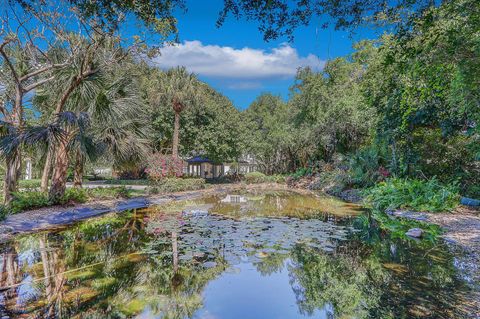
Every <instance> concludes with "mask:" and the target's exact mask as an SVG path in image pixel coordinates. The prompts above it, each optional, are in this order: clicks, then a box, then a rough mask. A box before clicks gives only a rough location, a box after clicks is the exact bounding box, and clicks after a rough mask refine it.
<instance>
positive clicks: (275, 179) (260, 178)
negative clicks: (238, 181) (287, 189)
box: [243, 172, 285, 184]
mask: <svg viewBox="0 0 480 319" xmlns="http://www.w3.org/2000/svg"><path fill="white" fill-rule="evenodd" d="M243 180H244V181H245V183H247V184H258V183H283V182H284V181H285V177H284V176H282V175H279V174H276V175H265V174H263V173H260V172H251V173H247V174H245V176H244V177H243Z"/></svg>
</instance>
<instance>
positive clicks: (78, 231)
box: [0, 215, 224, 318]
mask: <svg viewBox="0 0 480 319" xmlns="http://www.w3.org/2000/svg"><path fill="white" fill-rule="evenodd" d="M144 228H145V222H144V219H143V216H141V215H139V216H136V215H133V216H131V215H126V216H124V217H121V216H118V215H113V216H111V217H106V218H102V219H97V220H91V221H87V222H84V223H82V224H79V225H78V226H76V227H73V228H72V229H69V230H67V231H63V232H59V233H50V234H48V235H47V234H38V235H31V236H27V237H24V238H23V239H22V238H20V239H19V241H20V242H21V241H24V242H27V241H28V245H25V247H23V252H26V253H27V254H31V255H32V256H33V257H32V258H33V259H34V260H33V261H30V262H24V264H23V265H21V266H19V265H18V255H17V253H16V251H17V249H16V248H15V245H16V243H12V244H10V245H7V246H5V248H4V249H3V252H4V253H3V254H2V261H3V263H2V267H3V268H2V274H1V279H2V287H5V286H15V285H16V286H15V287H13V288H11V289H8V290H6V291H3V292H1V293H0V294H1V295H2V297H3V300H4V305H5V308H7V309H6V311H5V313H8V314H10V315H11V316H15V315H18V314H20V312H25V311H26V312H27V313H28V317H35V318H71V317H74V316H81V317H82V318H119V317H125V316H133V315H136V314H138V313H139V312H141V311H142V310H144V309H149V311H151V312H152V314H154V315H155V314H157V315H158V314H162V316H163V318H184V317H186V316H191V315H192V314H193V312H194V311H196V310H197V309H198V308H199V307H201V305H202V297H201V291H202V290H203V288H204V286H205V285H206V284H207V283H208V282H209V281H210V280H212V279H213V278H214V277H215V276H217V275H218V274H219V273H220V272H221V271H223V269H224V268H223V266H222V267H220V266H219V267H213V268H210V269H205V268H203V267H201V266H200V265H192V264H182V263H180V262H179V260H178V251H177V252H176V251H175V249H174V247H175V242H176V241H177V240H178V238H177V236H176V233H175V232H171V233H169V234H168V236H163V235H161V236H152V235H151V234H148V233H146V232H145V231H144ZM165 235H167V234H165ZM159 237H162V238H164V239H165V241H162V240H160V238H159ZM158 242H160V244H158ZM166 242H168V244H163V243H166ZM153 248H155V249H156V251H155V252H153V251H151V252H150V253H147V254H145V253H144V249H147V250H148V249H153ZM20 249H21V250H22V248H20ZM219 264H220V263H219ZM20 268H21V271H20ZM21 272H22V275H23V277H24V278H25V277H28V276H31V278H32V280H31V282H25V283H23V284H22V285H20V281H21V277H22V275H21ZM22 290H23V291H25V290H28V291H29V294H30V295H29V298H25V299H24V300H23V301H22V302H21V303H20V302H18V300H19V299H21V298H19V296H18V294H19V292H20V291H22ZM17 305H18V306H21V308H18V307H17ZM0 312H1V309H0Z"/></svg>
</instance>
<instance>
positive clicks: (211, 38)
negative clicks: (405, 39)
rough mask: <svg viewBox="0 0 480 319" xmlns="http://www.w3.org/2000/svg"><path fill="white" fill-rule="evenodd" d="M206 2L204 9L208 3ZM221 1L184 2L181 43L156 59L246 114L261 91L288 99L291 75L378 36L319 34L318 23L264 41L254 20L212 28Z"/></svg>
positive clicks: (328, 31) (323, 31)
mask: <svg viewBox="0 0 480 319" xmlns="http://www.w3.org/2000/svg"><path fill="white" fill-rule="evenodd" d="M206 3H208V4H206ZM222 3H223V1H222V0H209V1H198V0H187V7H188V12H187V13H185V14H180V15H178V19H179V21H178V22H179V23H178V27H179V32H180V43H179V45H177V46H174V47H167V48H165V49H163V50H162V55H161V56H160V57H158V58H156V59H155V62H156V64H157V65H158V66H159V67H161V68H168V67H172V66H176V65H184V66H186V67H187V69H189V71H191V72H194V73H196V74H197V75H198V76H199V78H200V79H201V80H203V81H205V82H207V83H209V84H210V85H212V86H213V87H214V88H215V89H217V90H219V91H220V92H222V93H223V94H225V95H226V96H228V97H229V98H230V99H231V100H232V101H233V103H234V104H235V106H236V107H238V108H240V109H244V108H246V107H248V105H249V104H250V103H251V102H252V101H253V100H254V99H255V97H256V96H258V95H259V94H260V93H262V92H272V93H274V94H279V95H281V96H282V97H284V98H287V97H288V88H289V87H290V86H291V85H292V83H293V79H294V75H295V70H296V69H297V68H298V67H300V66H310V67H312V68H314V69H317V70H320V69H321V68H322V66H323V65H324V63H325V61H326V60H328V59H329V58H335V57H338V56H343V55H346V54H348V53H350V52H351V51H352V49H351V47H352V44H353V43H354V42H356V41H358V40H360V39H362V38H373V37H375V34H376V33H377V32H374V31H373V30H365V29H364V30H358V31H356V34H354V35H353V36H351V35H349V33H348V32H345V31H334V30H333V28H331V29H322V28H321V27H320V26H319V24H318V23H315V21H313V23H312V24H311V25H310V26H308V27H302V28H299V29H298V30H296V32H295V34H294V35H295V40H294V42H292V43H287V39H286V38H283V39H278V40H275V41H271V42H264V40H263V37H262V34H261V33H260V32H259V31H258V29H257V24H256V23H255V22H254V21H246V20H240V21H237V20H236V19H234V18H233V17H230V19H227V21H226V22H225V24H224V25H223V26H222V27H221V28H217V27H216V26H215V22H216V19H217V17H218V13H219V11H220V10H221V8H222Z"/></svg>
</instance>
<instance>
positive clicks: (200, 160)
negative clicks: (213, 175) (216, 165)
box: [187, 156, 212, 163]
mask: <svg viewBox="0 0 480 319" xmlns="http://www.w3.org/2000/svg"><path fill="white" fill-rule="evenodd" d="M187 162H188V163H212V161H211V160H209V159H208V158H207V157H203V156H194V157H192V158H190V159H188V160H187Z"/></svg>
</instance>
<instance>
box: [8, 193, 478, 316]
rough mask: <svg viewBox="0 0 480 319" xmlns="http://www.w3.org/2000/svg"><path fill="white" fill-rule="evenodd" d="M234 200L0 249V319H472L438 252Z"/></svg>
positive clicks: (334, 218) (266, 198)
mask: <svg viewBox="0 0 480 319" xmlns="http://www.w3.org/2000/svg"><path fill="white" fill-rule="evenodd" d="M232 195H233V196H230V197H229V198H227V197H226V196H213V197H207V198H204V199H199V200H195V201H189V202H176V203H174V204H170V205H167V206H166V207H165V206H163V207H161V206H160V207H156V208H151V209H145V210H139V211H135V212H126V213H120V214H111V215H109V216H105V217H102V218H97V219H93V220H90V221H86V222H83V223H80V224H77V225H75V226H72V227H69V228H67V229H62V230H58V231H52V232H44V233H39V234H33V235H28V236H21V237H18V238H16V239H15V240H14V241H12V242H10V243H8V244H5V245H3V246H2V247H1V261H2V263H1V264H2V265H3V268H2V276H1V280H2V281H1V286H2V287H3V289H2V290H1V292H0V295H1V298H0V314H1V315H2V316H8V317H10V318H16V317H19V318H25V317H27V318H28V317H36V318H47V317H53V318H55V317H58V318H124V317H138V318H211V317H213V318H234V319H236V318H239V319H240V318H242V319H243V318H462V317H466V316H467V314H468V312H469V310H468V309H463V308H462V305H463V304H464V297H465V294H467V293H468V291H467V290H466V286H465V285H464V284H463V282H462V281H461V280H460V279H459V278H458V276H457V273H456V270H455V268H454V265H453V262H454V260H453V257H452V256H451V255H450V254H449V253H448V251H447V250H446V249H445V247H444V246H443V245H442V244H441V243H437V244H435V243H432V242H428V241H427V242H414V241H409V240H404V239H403V238H397V237H390V236H389V235H388V234H386V233H384V232H383V231H381V230H378V229H375V228H371V227H364V228H360V229H354V228H353V226H352V225H353V220H354V219H355V218H356V217H355V216H357V215H358V214H359V213H360V211H361V210H360V209H359V208H358V207H356V206H352V205H348V204H345V206H344V207H342V204H341V203H340V202H338V201H335V202H334V203H335V204H332V201H331V199H330V198H324V197H317V196H313V195H303V194H302V195H300V194H296V193H289V192H264V193H248V192H244V193H237V194H232ZM236 196H238V197H236ZM240 197H242V198H240ZM325 201H326V202H325ZM295 203H297V204H295Z"/></svg>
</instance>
